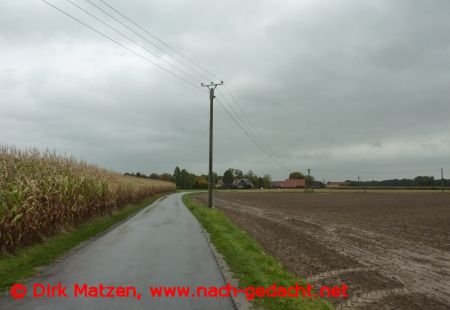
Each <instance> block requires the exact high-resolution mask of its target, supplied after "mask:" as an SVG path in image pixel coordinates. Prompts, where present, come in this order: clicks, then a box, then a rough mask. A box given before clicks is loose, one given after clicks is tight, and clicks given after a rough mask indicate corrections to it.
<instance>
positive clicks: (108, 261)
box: [0, 194, 233, 310]
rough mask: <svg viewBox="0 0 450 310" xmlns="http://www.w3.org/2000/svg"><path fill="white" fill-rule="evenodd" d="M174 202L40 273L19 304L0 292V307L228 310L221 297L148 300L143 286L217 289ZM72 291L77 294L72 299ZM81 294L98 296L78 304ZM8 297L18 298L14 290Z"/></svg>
mask: <svg viewBox="0 0 450 310" xmlns="http://www.w3.org/2000/svg"><path fill="white" fill-rule="evenodd" d="M181 195H182V194H173V195H170V196H167V197H166V198H162V199H160V200H158V201H157V202H155V203H154V204H152V205H151V206H149V207H147V208H145V209H144V210H143V211H141V212H139V213H138V214H137V215H136V216H134V217H132V218H131V219H130V220H128V221H126V222H124V223H122V224H121V225H119V226H117V227H116V228H115V229H113V230H111V231H109V232H108V233H106V234H104V235H102V236H100V237H99V238H97V239H95V240H93V241H92V242H89V243H87V244H86V245H84V246H82V247H81V248H79V249H77V250H76V251H74V252H73V253H72V254H70V255H68V256H67V257H65V258H64V259H63V260H61V261H59V262H57V263H55V264H53V265H51V266H49V267H47V268H45V269H44V270H42V272H41V274H40V275H39V276H35V277H33V278H31V279H30V280H29V281H27V282H26V283H25V287H26V289H27V294H26V296H25V298H23V299H17V300H14V299H13V298H12V297H11V296H10V294H9V293H7V294H5V295H4V296H3V297H2V298H1V299H0V308H1V309H124V308H126V309H127V310H129V309H233V304H232V302H231V300H230V299H229V298H199V297H183V298H173V297H171V298H165V297H160V298H151V296H150V294H149V287H150V286H153V287H161V286H170V287H172V286H174V287H175V286H183V287H188V286H189V287H191V288H192V290H194V289H195V288H196V287H198V286H205V287H210V286H216V287H221V286H224V285H225V282H224V280H223V278H222V275H221V273H220V270H219V267H218V266H217V263H216V261H215V259H214V257H213V255H212V253H211V250H210V248H209V245H208V242H207V240H206V238H205V236H204V235H203V233H202V230H201V227H200V224H199V223H198V222H197V220H196V219H195V218H194V217H193V216H192V214H191V213H190V212H189V210H188V209H187V208H186V207H185V206H184V204H183V202H182V201H181ZM58 283H60V286H59V289H58V288H56V289H54V290H53V293H55V294H56V296H55V298H51V297H48V296H46V297H40V298H35V297H33V290H34V288H36V293H37V294H38V295H41V294H43V293H44V289H43V287H44V286H46V285H47V284H50V285H54V286H56V287H57V285H58ZM84 284H86V286H83V285H84ZM64 287H66V289H64ZM121 287H125V288H124V289H123V290H122V288H121ZM134 288H136V290H134ZM75 290H78V293H79V294H78V295H79V296H78V297H76V298H75V297H74V294H75ZM47 292H48V291H47ZM50 292H52V290H51V291H50ZM88 292H90V293H89V294H91V296H93V295H95V294H96V293H97V294H98V296H99V297H97V298H95V297H87V298H86V297H84V295H85V293H88ZM16 293H17V294H21V293H22V290H21V288H20V287H18V289H17V291H16ZM58 293H59V294H60V297H57V294H58ZM138 294H141V298H140V300H138V298H137V296H138ZM47 295H48V294H47ZM50 295H51V293H50ZM64 295H67V297H64ZM100 295H103V296H104V297H100ZM108 295H109V296H118V295H129V297H116V298H111V297H107V296H108Z"/></svg>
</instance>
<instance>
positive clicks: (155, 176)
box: [149, 173, 159, 180]
mask: <svg viewBox="0 0 450 310" xmlns="http://www.w3.org/2000/svg"><path fill="white" fill-rule="evenodd" d="M149 178H150V179H152V180H159V174H157V173H151V174H150V176H149Z"/></svg>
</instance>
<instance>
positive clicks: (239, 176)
mask: <svg viewBox="0 0 450 310" xmlns="http://www.w3.org/2000/svg"><path fill="white" fill-rule="evenodd" d="M233 177H234V179H235V180H236V179H242V178H243V177H244V173H243V172H242V171H241V170H239V169H233Z"/></svg>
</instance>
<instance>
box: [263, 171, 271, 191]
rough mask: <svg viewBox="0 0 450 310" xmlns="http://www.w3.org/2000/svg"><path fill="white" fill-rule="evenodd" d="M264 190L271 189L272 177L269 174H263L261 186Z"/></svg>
mask: <svg viewBox="0 0 450 310" xmlns="http://www.w3.org/2000/svg"><path fill="white" fill-rule="evenodd" d="M262 187H264V188H271V187H272V177H271V176H270V175H269V174H265V175H264V177H263V186H262Z"/></svg>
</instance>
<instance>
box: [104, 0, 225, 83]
mask: <svg viewBox="0 0 450 310" xmlns="http://www.w3.org/2000/svg"><path fill="white" fill-rule="evenodd" d="M99 1H100V2H102V3H103V4H104V5H106V6H107V7H109V8H110V9H111V10H113V11H114V12H116V13H117V14H119V15H120V16H121V17H122V18H124V19H126V20H127V21H129V22H130V23H132V24H133V25H134V26H136V27H137V28H139V29H140V30H142V31H144V32H145V33H146V34H148V35H149V36H151V37H152V38H154V39H155V40H157V41H158V42H160V43H161V44H163V45H164V46H166V47H167V48H169V49H170V50H171V51H172V52H174V53H176V54H177V55H178V56H180V57H182V58H183V59H185V60H187V61H188V62H190V63H191V64H193V65H195V66H197V67H198V68H199V69H201V70H203V71H204V72H206V73H207V74H209V75H210V76H211V77H213V78H214V79H218V80H220V79H219V78H217V77H216V76H215V75H214V74H213V73H211V72H210V71H208V70H207V69H205V68H204V67H202V66H200V65H199V64H198V63H196V62H195V61H193V60H191V59H190V58H188V57H186V56H184V55H183V54H181V53H180V52H178V51H177V50H176V49H175V48H173V47H172V46H170V44H168V43H166V42H165V41H163V40H161V39H160V38H159V37H158V36H156V35H155V34H153V33H151V32H150V31H148V30H147V29H145V28H144V27H142V26H140V25H139V24H137V23H136V22H134V21H133V20H132V19H131V18H129V17H127V16H126V15H125V14H123V13H121V12H120V11H119V10H117V9H115V8H114V7H113V6H112V5H111V4H109V3H107V2H106V1H104V0H99ZM165 53H166V54H169V53H167V51H166V52H165ZM191 69H192V68H191ZM192 70H193V71H195V72H196V73H197V74H199V75H201V76H202V77H204V78H205V77H206V76H204V75H202V73H199V72H197V71H196V70H195V69H192ZM206 78H207V79H209V77H206Z"/></svg>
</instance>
